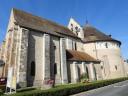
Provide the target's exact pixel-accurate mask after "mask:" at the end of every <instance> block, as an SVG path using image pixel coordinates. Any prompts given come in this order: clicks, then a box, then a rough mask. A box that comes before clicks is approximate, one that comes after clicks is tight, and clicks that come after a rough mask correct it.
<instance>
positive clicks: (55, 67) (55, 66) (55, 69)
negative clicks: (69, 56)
mask: <svg viewBox="0 0 128 96" xmlns="http://www.w3.org/2000/svg"><path fill="white" fill-rule="evenodd" d="M54 74H55V75H56V74H57V65H56V63H55V64H54Z"/></svg>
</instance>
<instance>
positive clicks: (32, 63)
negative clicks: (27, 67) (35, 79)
mask: <svg viewBox="0 0 128 96" xmlns="http://www.w3.org/2000/svg"><path fill="white" fill-rule="evenodd" d="M31 76H35V62H34V61H32V62H31Z"/></svg>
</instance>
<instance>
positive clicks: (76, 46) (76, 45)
mask: <svg viewBox="0 0 128 96" xmlns="http://www.w3.org/2000/svg"><path fill="white" fill-rule="evenodd" d="M75 50H77V45H76V42H75Z"/></svg>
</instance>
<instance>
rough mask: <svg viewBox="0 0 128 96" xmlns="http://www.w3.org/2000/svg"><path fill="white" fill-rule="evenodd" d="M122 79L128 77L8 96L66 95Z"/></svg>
mask: <svg viewBox="0 0 128 96" xmlns="http://www.w3.org/2000/svg"><path fill="white" fill-rule="evenodd" d="M124 80H128V78H119V79H111V80H102V81H96V82H92V83H77V84H68V85H62V86H57V87H55V88H51V89H48V90H39V89H37V90H31V91H25V92H19V93H16V94H11V95H8V96H68V95H72V94H76V93H79V92H82V91H88V90H91V89H95V88H99V87H103V86H106V85H110V84H113V83H117V82H120V81H124Z"/></svg>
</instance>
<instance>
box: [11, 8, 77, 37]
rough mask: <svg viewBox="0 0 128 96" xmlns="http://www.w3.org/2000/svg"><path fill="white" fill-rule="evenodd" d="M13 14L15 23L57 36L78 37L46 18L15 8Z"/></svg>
mask: <svg viewBox="0 0 128 96" xmlns="http://www.w3.org/2000/svg"><path fill="white" fill-rule="evenodd" d="M13 14H14V18H15V20H16V23H17V24H18V25H20V26H23V27H26V28H30V29H34V30H37V31H41V32H46V33H49V34H53V35H57V36H62V35H68V36H72V37H76V38H78V37H77V36H76V35H75V34H74V33H73V32H71V31H70V30H69V29H68V28H67V27H64V26H62V25H59V24H57V23H55V22H52V21H49V20H47V19H44V18H41V17H38V16H34V15H32V14H30V13H27V12H24V11H21V10H17V9H13Z"/></svg>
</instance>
